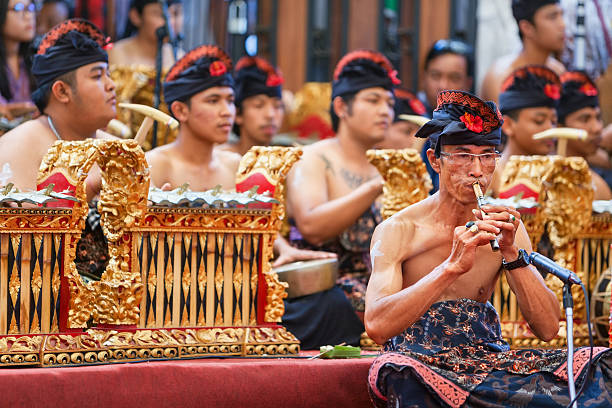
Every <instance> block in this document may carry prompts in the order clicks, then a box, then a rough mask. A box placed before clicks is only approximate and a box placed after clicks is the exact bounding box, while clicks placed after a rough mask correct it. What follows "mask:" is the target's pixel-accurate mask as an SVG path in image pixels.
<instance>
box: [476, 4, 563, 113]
mask: <svg viewBox="0 0 612 408" xmlns="http://www.w3.org/2000/svg"><path fill="white" fill-rule="evenodd" d="M512 15H513V16H514V19H515V20H516V23H517V24H518V29H519V31H518V32H519V37H520V38H521V42H522V44H523V46H522V48H521V50H520V51H519V52H518V53H513V54H509V55H506V56H503V57H501V58H499V59H498V60H496V61H495V62H494V63H493V64H492V65H491V67H490V68H489V70H488V72H487V74H486V75H485V77H484V79H483V82H482V89H481V93H482V99H484V100H487V101H495V102H497V101H498V97H499V93H500V92H501V88H502V83H503V81H504V80H505V79H506V78H507V77H508V75H510V73H511V72H512V71H514V70H516V69H518V68H521V67H524V66H527V65H545V66H547V67H548V68H550V69H552V70H553V71H555V72H556V73H557V75H560V74H562V73H563V72H565V67H564V66H563V64H562V63H561V62H560V61H559V60H557V59H556V58H555V54H558V53H560V52H561V51H563V48H564V47H565V21H564V20H563V9H562V8H561V5H560V4H559V0H512Z"/></svg>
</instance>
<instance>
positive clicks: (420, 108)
mask: <svg viewBox="0 0 612 408" xmlns="http://www.w3.org/2000/svg"><path fill="white" fill-rule="evenodd" d="M408 105H410V109H412V110H413V111H414V113H416V114H417V115H425V114H426V113H427V110H426V109H425V105H423V104H422V103H421V101H419V100H418V99H416V98H414V99H410V102H408Z"/></svg>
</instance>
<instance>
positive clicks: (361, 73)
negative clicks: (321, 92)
mask: <svg viewBox="0 0 612 408" xmlns="http://www.w3.org/2000/svg"><path fill="white" fill-rule="evenodd" d="M400 83H401V81H400V80H399V79H398V78H397V71H396V70H395V69H393V65H391V63H390V62H389V60H388V59H387V57H385V56H384V55H382V54H381V53H379V52H376V51H369V50H357V51H353V52H349V53H348V54H346V55H345V56H344V57H342V59H341V60H340V62H338V65H336V69H335V70H334V81H333V82H332V100H333V99H334V98H335V97H336V96H342V95H346V94H350V93H356V92H359V91H361V90H362V89H366V88H374V87H381V88H384V89H387V90H389V91H392V90H393V88H394V87H395V86H396V85H399V84H400Z"/></svg>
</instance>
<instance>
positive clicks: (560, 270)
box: [529, 252, 582, 285]
mask: <svg viewBox="0 0 612 408" xmlns="http://www.w3.org/2000/svg"><path fill="white" fill-rule="evenodd" d="M529 263H530V264H532V265H533V266H535V267H536V268H538V270H540V271H544V272H548V273H551V274H553V275H555V276H556V277H557V278H559V279H561V280H562V281H563V283H571V284H574V285H581V284H582V281H581V280H580V278H579V277H578V276H577V275H576V274H575V273H574V272H572V271H570V270H569V269H565V268H564V267H562V266H561V265H559V264H558V263H556V262H554V261H553V260H551V259H549V258H547V257H545V256H544V255H542V254H538V253H537V252H532V253H531V254H529Z"/></svg>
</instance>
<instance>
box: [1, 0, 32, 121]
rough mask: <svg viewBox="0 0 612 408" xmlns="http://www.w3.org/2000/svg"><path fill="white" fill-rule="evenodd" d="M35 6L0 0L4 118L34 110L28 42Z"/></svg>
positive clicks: (9, 118)
mask: <svg viewBox="0 0 612 408" xmlns="http://www.w3.org/2000/svg"><path fill="white" fill-rule="evenodd" d="M35 12H36V5H35V4H34V3H32V2H31V1H28V0H1V1H0V25H1V26H2V31H1V32H2V41H0V62H1V63H0V115H2V116H4V117H5V118H6V119H8V120H13V119H15V118H17V117H23V116H26V115H29V114H32V113H33V112H35V111H36V107H35V106H34V104H33V103H32V100H31V96H30V94H31V90H32V89H33V88H34V83H33V79H32V75H31V71H30V67H31V62H30V57H31V51H30V45H31V42H32V40H33V39H34V33H35V25H36V18H35V17H36V14H35Z"/></svg>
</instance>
